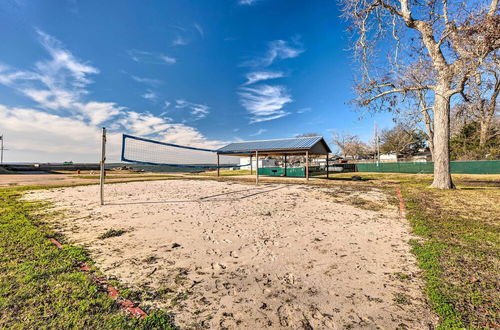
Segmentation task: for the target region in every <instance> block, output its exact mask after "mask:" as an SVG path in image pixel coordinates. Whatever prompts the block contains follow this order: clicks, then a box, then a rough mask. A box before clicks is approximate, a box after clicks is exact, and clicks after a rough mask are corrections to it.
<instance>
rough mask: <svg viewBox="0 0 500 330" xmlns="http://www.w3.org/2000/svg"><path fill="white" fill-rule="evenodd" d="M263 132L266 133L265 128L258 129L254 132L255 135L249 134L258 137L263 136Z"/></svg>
mask: <svg viewBox="0 0 500 330" xmlns="http://www.w3.org/2000/svg"><path fill="white" fill-rule="evenodd" d="M265 132H267V129H265V128H261V129H259V130H258V131H257V132H255V133H253V134H250V136H259V135H261V134H263V133H265Z"/></svg>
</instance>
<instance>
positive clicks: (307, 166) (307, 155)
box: [306, 151, 309, 180]
mask: <svg viewBox="0 0 500 330" xmlns="http://www.w3.org/2000/svg"><path fill="white" fill-rule="evenodd" d="M306 180H309V151H306Z"/></svg>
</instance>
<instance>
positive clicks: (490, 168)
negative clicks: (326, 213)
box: [356, 160, 500, 174]
mask: <svg viewBox="0 0 500 330" xmlns="http://www.w3.org/2000/svg"><path fill="white" fill-rule="evenodd" d="M450 167H451V173H454V174H500V160H478V161H455V162H451V165H450ZM356 170H357V171H358V172H385V173H430V174H432V173H433V171H434V163H433V162H416V163H410V162H400V163H380V164H378V165H377V164H375V163H359V164H356Z"/></svg>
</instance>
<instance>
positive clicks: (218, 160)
mask: <svg viewBox="0 0 500 330" xmlns="http://www.w3.org/2000/svg"><path fill="white" fill-rule="evenodd" d="M217 176H220V157H219V153H217Z"/></svg>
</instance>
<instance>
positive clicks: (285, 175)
mask: <svg viewBox="0 0 500 330" xmlns="http://www.w3.org/2000/svg"><path fill="white" fill-rule="evenodd" d="M286 163H287V160H286V154H285V176H287V175H286Z"/></svg>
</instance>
